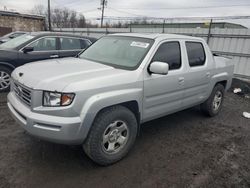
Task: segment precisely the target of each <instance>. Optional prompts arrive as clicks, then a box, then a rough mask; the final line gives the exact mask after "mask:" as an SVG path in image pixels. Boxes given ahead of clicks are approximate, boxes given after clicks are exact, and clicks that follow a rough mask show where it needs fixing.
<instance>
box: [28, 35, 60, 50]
mask: <svg viewBox="0 0 250 188" xmlns="http://www.w3.org/2000/svg"><path fill="white" fill-rule="evenodd" d="M29 47H33V48H34V51H51V50H56V38H54V37H46V38H41V39H39V40H37V41H35V42H33V43H31V44H30V45H29Z"/></svg>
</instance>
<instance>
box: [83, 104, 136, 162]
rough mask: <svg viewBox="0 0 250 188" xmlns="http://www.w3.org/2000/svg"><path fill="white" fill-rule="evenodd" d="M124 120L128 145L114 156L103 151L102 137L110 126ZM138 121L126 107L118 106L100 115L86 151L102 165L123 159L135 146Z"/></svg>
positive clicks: (85, 148) (95, 122) (91, 132)
mask: <svg viewBox="0 0 250 188" xmlns="http://www.w3.org/2000/svg"><path fill="white" fill-rule="evenodd" d="M117 120H122V121H124V122H125V123H126V124H127V127H128V130H129V138H128V141H127V143H126V145H125V146H124V147H123V148H122V149H121V150H120V151H119V152H118V153H114V154H108V153H106V152H105V151H104V150H103V146H102V137H103V133H104V131H105V130H106V128H107V127H108V125H109V124H110V123H112V122H114V121H117ZM137 130H138V125H137V120H136V118H135V115H134V114H133V113H132V112H131V111H130V110H129V109H127V108H126V107H123V106H116V107H112V109H109V110H107V111H104V112H103V113H101V114H99V115H98V117H97V118H96V120H95V121H94V123H93V127H92V129H91V130H90V133H89V136H88V138H87V141H86V142H87V146H86V145H85V144H84V150H85V152H86V153H87V154H88V156H89V157H90V158H91V159H93V160H94V161H95V162H97V163H99V164H101V165H107V164H112V163H114V162H116V161H119V160H120V159H122V158H123V157H124V156H125V155H126V154H127V153H128V152H129V150H130V149H131V147H132V146H133V144H134V142H135V139H136V136H137Z"/></svg>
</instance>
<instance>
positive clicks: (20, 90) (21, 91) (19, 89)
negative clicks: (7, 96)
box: [13, 82, 31, 106]
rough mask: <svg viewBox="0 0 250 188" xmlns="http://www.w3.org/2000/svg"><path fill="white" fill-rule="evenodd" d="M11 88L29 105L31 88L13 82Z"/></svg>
mask: <svg viewBox="0 0 250 188" xmlns="http://www.w3.org/2000/svg"><path fill="white" fill-rule="evenodd" d="M13 90H14V92H15V94H16V96H17V97H18V98H19V99H20V100H21V101H22V102H24V103H25V104H27V105H28V106H30V105H31V90H30V89H28V88H26V87H23V86H21V85H20V84H18V83H16V82H14V84H13Z"/></svg>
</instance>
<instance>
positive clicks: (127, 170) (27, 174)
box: [0, 93, 250, 188]
mask: <svg viewBox="0 0 250 188" xmlns="http://www.w3.org/2000/svg"><path fill="white" fill-rule="evenodd" d="M243 111H248V112H250V99H248V98H244V97H242V96H237V95H235V94H233V93H227V95H226V98H225V101H224V106H223V109H222V111H221V113H220V114H219V115H218V116H217V117H214V118H207V117H205V116H203V115H202V114H201V113H200V111H199V109H198V108H197V107H195V108H192V109H188V110H185V111H182V112H179V113H176V114H173V115H169V116H166V117H164V118H160V119H157V120H154V121H151V122H148V123H146V124H144V127H143V129H142V132H141V135H140V137H139V138H138V140H137V142H136V144H135V147H134V148H133V149H132V151H131V152H130V154H129V155H128V156H127V157H126V158H125V159H124V160H122V161H120V162H119V163H117V164H115V165H112V166H109V167H100V166H97V165H95V164H94V163H92V162H91V161H90V160H89V159H88V158H87V157H86V156H85V154H84V153H83V151H82V149H81V147H78V146H64V145H58V144H52V143H48V142H44V141H39V140H38V139H35V138H33V137H31V136H29V135H27V134H26V133H25V132H24V131H23V129H21V127H19V126H18V125H17V124H16V123H15V122H14V121H13V119H12V118H11V117H10V115H9V112H8V110H7V107H6V94H0V187H4V188H8V187H86V188H88V187H91V188H92V187H103V188H106V187H107V188H112V187H131V188H134V187H149V188H153V187H212V188H214V187H250V165H249V164H250V119H246V118H244V117H243V116H242V112H243Z"/></svg>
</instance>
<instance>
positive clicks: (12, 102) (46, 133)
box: [7, 92, 83, 144]
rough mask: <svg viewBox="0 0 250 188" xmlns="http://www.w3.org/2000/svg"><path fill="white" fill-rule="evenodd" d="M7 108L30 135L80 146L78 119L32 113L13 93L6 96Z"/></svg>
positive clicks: (79, 121) (79, 120)
mask: <svg viewBox="0 0 250 188" xmlns="http://www.w3.org/2000/svg"><path fill="white" fill-rule="evenodd" d="M7 105H8V108H9V110H10V112H11V115H12V116H13V118H14V119H15V120H16V121H17V122H18V123H19V124H20V125H21V126H22V127H23V128H24V129H25V130H26V131H27V132H28V133H29V134H31V135H33V136H35V137H39V138H41V139H43V140H48V141H51V142H56V143H62V144H81V143H83V138H82V137H81V135H80V134H79V132H80V129H81V124H82V123H81V119H80V117H61V116H52V115H45V114H40V113H36V112H33V111H32V110H31V109H30V107H28V106H27V105H25V104H24V103H23V102H21V101H20V100H19V99H18V98H17V97H16V95H15V94H14V93H13V92H10V93H9V94H8V102H7Z"/></svg>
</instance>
